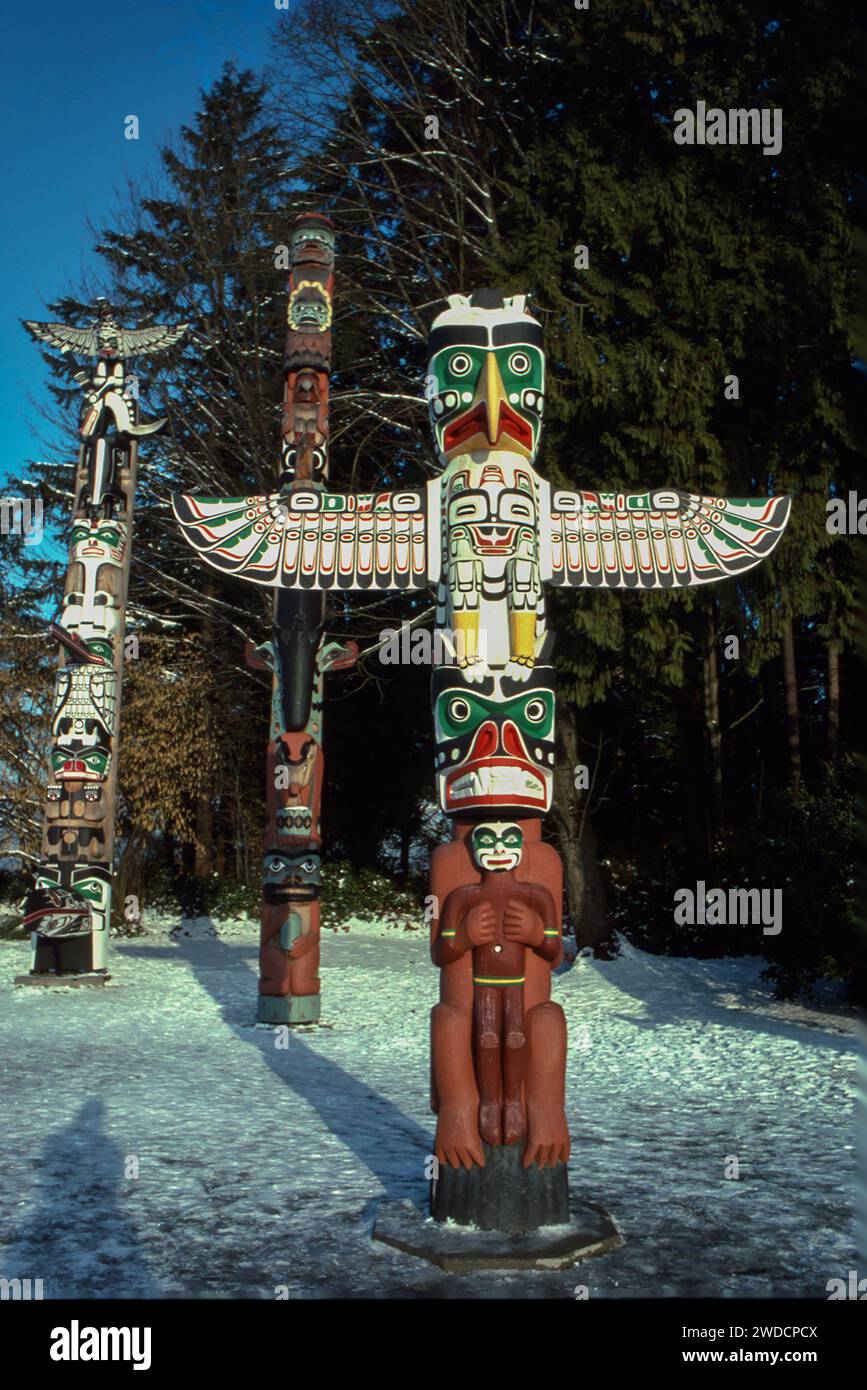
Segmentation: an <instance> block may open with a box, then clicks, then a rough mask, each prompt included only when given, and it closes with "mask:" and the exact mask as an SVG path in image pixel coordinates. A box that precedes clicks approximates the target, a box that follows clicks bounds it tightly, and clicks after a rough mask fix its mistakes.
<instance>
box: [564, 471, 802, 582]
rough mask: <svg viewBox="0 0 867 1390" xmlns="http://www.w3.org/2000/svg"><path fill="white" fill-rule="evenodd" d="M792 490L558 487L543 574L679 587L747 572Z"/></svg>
mask: <svg viewBox="0 0 867 1390" xmlns="http://www.w3.org/2000/svg"><path fill="white" fill-rule="evenodd" d="M791 505H792V499H791V498H790V497H764V498H757V499H754V498H729V499H727V498H725V497H699V496H697V495H696V494H694V493H689V492H675V491H672V490H669V491H665V492H661V491H660V492H650V493H647V492H644V493H625V494H624V493H606V492H602V493H600V492H555V493H553V496H552V505H551V508H550V511H549V524H548V527H547V528H544V527H543V544H542V556H543V561H542V578H543V580H544V581H545V582H547V583H549V584H559V585H569V586H570V587H572V588H607V589H674V588H680V587H684V586H687V585H691V584H710V583H712V582H713V581H714V580H717V579H729V578H731V577H732V576H734V575H739V574H743V573H744V572H745V571H746V570H750V569H752V568H753V566H754V565H758V564H760V563H761V561H762V560H765V559H767V557H768V556H769V555H770V553H771V551H772V550H773V549H774V547H775V546H776V545H777V543H778V542H779V539H780V537H781V536H782V534H783V530H784V529H785V526H786V522H787V521H788V519H789V512H790V510H791Z"/></svg>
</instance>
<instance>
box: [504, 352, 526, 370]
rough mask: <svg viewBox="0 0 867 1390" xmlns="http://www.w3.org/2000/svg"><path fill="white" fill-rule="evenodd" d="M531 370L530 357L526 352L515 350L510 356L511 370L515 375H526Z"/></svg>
mask: <svg viewBox="0 0 867 1390" xmlns="http://www.w3.org/2000/svg"><path fill="white" fill-rule="evenodd" d="M529 370H530V359H529V357H528V356H527V354H526V352H513V353H512V355H511V357H510V358H509V371H510V372H514V374H515V376H526V375H527V373H528V371H529Z"/></svg>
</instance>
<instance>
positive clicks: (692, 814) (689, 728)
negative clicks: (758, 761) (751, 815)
mask: <svg viewBox="0 0 867 1390" xmlns="http://www.w3.org/2000/svg"><path fill="white" fill-rule="evenodd" d="M672 703H673V704H674V708H675V712H676V718H677V751H678V760H679V763H680V790H681V807H682V810H683V841H684V847H685V850H686V863H687V872H688V873H689V874H690V875H691V876H692V878H694V879H695V881H696V882H698V880H699V879H705V880H707V878H708V877H709V874H710V869H711V863H712V850H711V837H710V815H709V810H708V797H707V779H706V774H705V758H706V749H707V744H706V741H705V709H704V698H703V695H702V690H701V685H700V681H699V677H698V669H697V663H696V662H695V660H694V658H692V657H688V658H687V661H686V683H685V684H684V686H683V687H682V688H679V689H675V690H673V691H672Z"/></svg>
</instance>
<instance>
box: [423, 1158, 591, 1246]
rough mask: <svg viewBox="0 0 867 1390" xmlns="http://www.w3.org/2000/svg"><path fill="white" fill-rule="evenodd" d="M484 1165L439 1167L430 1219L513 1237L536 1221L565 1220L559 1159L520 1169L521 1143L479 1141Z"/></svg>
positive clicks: (530, 1228)
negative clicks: (547, 1165)
mask: <svg viewBox="0 0 867 1390" xmlns="http://www.w3.org/2000/svg"><path fill="white" fill-rule="evenodd" d="M482 1148H483V1150H484V1154H485V1166H484V1168H479V1167H477V1166H476V1165H475V1164H474V1165H473V1167H472V1168H451V1167H449V1165H448V1164H447V1163H441V1164H440V1166H439V1176H438V1177H437V1178H436V1179H435V1180H434V1183H433V1189H432V1191H431V1204H430V1212H431V1216H432V1217H433V1218H434V1220H435V1221H454V1222H455V1224H456V1225H458V1226H474V1227H475V1228H476V1229H477V1230H479V1231H503V1232H505V1233H506V1234H508V1235H514V1236H519V1235H523V1234H524V1232H525V1231H535V1230H538V1228H539V1227H540V1226H562V1225H564V1224H566V1223H567V1222H568V1221H569V1181H568V1176H567V1168H566V1164H565V1163H558V1164H556V1165H555V1166H554V1167H553V1168H539V1167H537V1165H536V1164H535V1163H534V1164H532V1165H531V1166H530V1167H529V1168H525V1167H524V1166H523V1164H522V1162H521V1160H522V1158H523V1156H524V1145H523V1144H522V1143H521V1144H508V1145H495V1146H493V1147H492V1146H491V1145H490V1144H483V1145H482Z"/></svg>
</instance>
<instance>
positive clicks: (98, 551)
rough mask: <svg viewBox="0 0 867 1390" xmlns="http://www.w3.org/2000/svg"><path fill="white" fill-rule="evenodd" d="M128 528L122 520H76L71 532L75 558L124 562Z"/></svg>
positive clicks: (70, 538) (113, 562) (104, 561)
mask: <svg viewBox="0 0 867 1390" xmlns="http://www.w3.org/2000/svg"><path fill="white" fill-rule="evenodd" d="M126 530H127V528H126V526H125V524H124V523H123V522H121V521H111V520H107V521H76V522H75V523H74V524H73V526H72V529H71V530H70V533H69V540H70V545H71V547H72V558H73V560H81V561H83V562H85V563H87V562H88V561H90V562H91V563H96V564H104V563H109V564H113V565H120V564H122V563H123V555H124V549H125V547H126Z"/></svg>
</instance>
